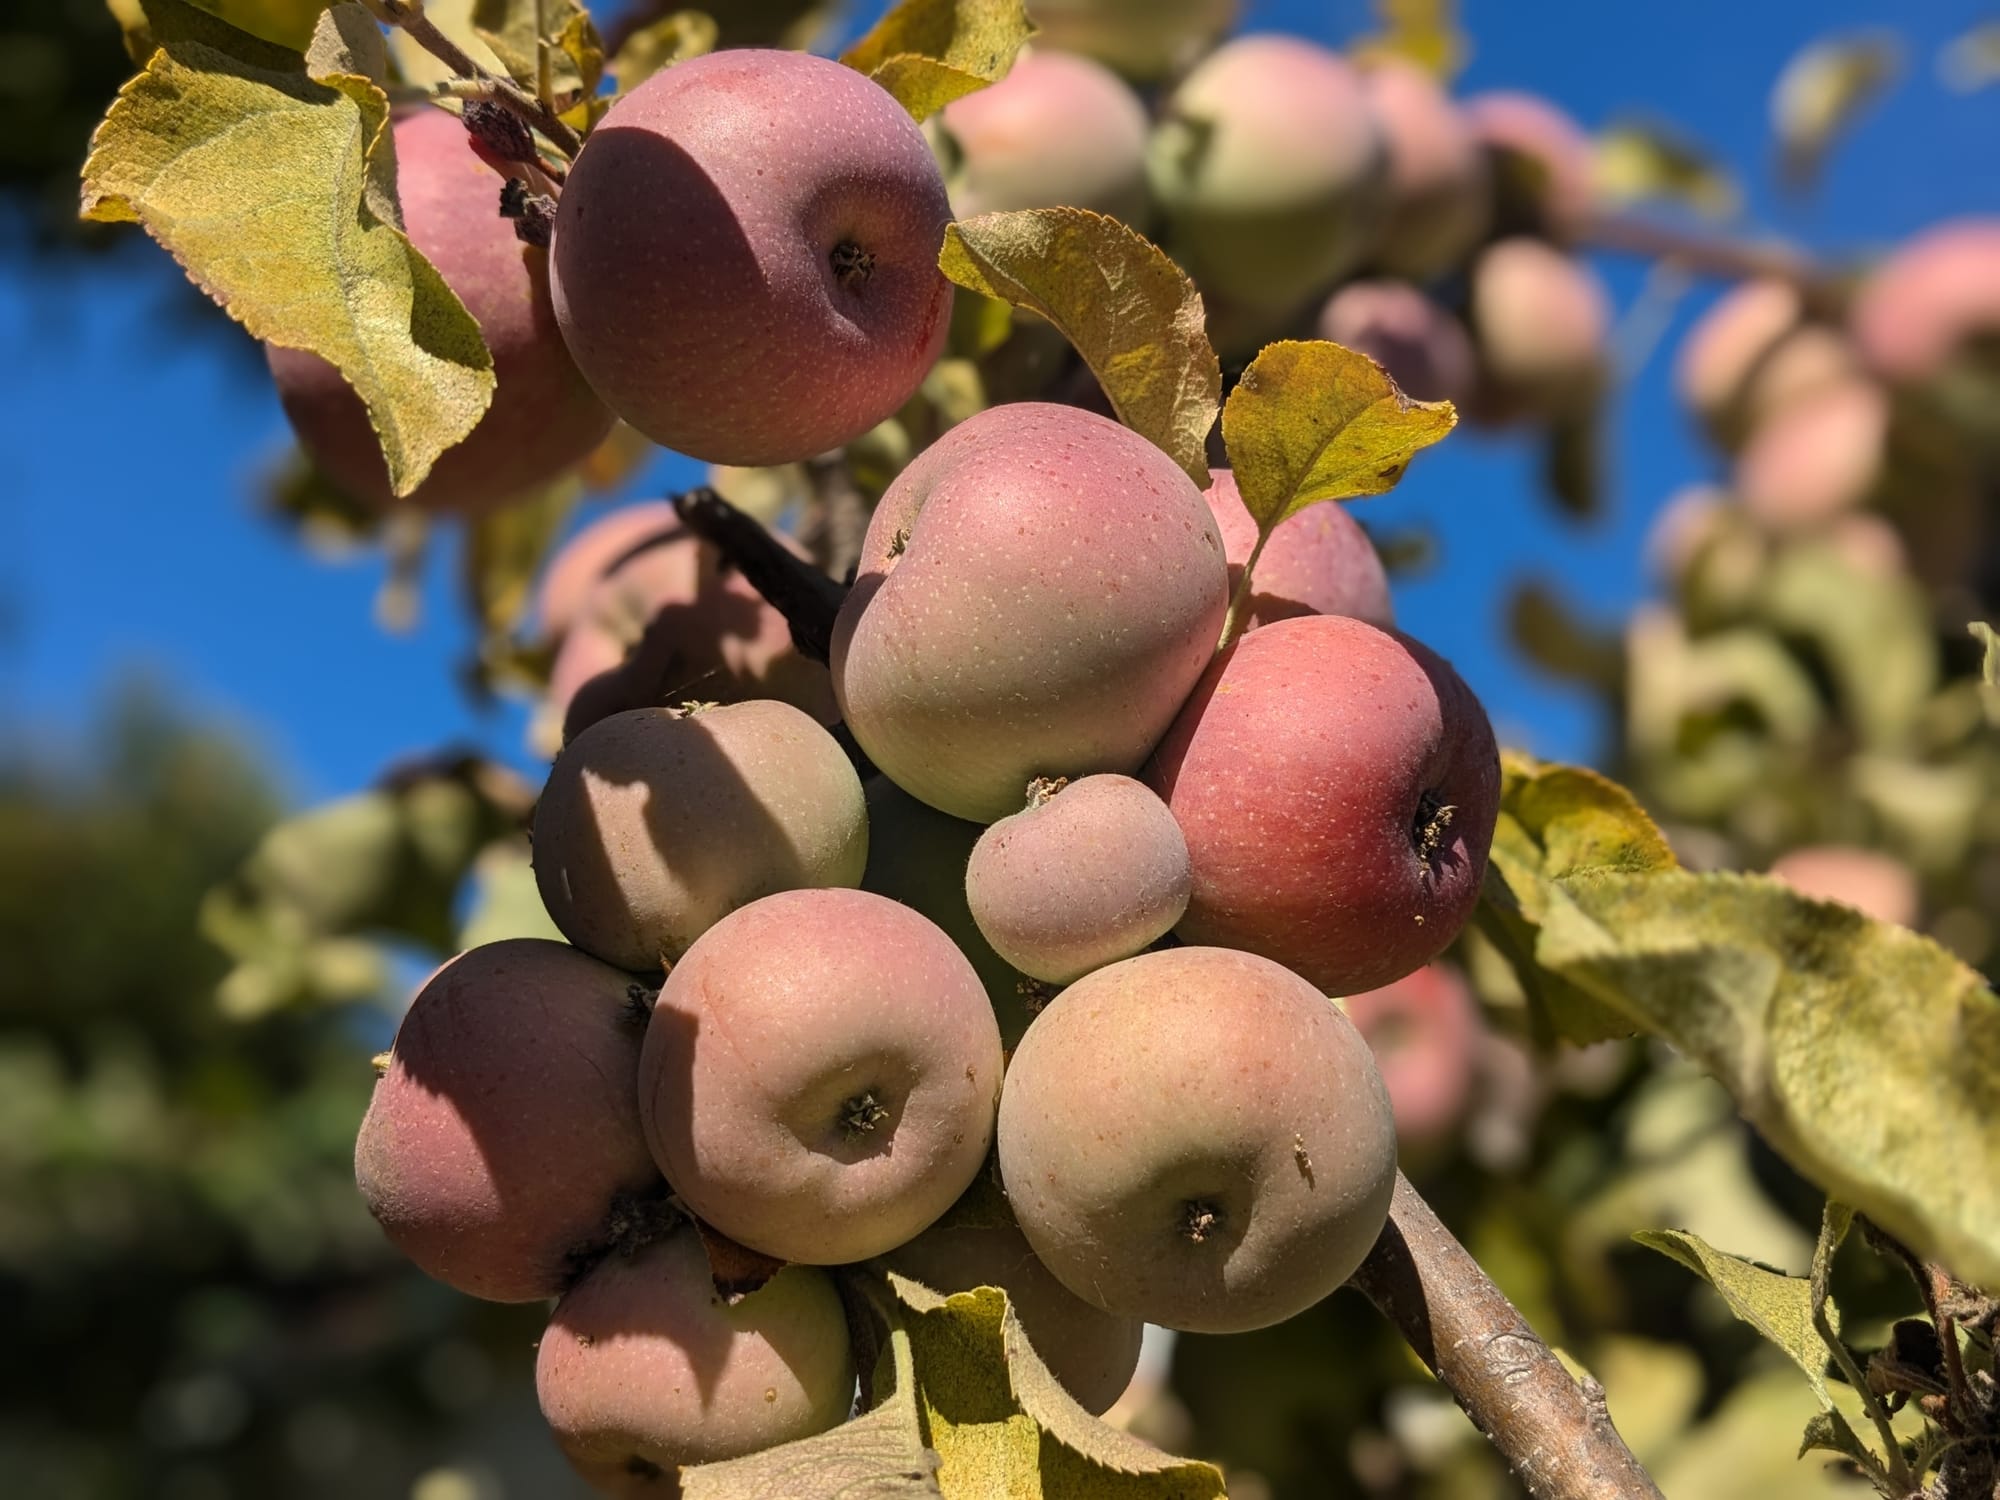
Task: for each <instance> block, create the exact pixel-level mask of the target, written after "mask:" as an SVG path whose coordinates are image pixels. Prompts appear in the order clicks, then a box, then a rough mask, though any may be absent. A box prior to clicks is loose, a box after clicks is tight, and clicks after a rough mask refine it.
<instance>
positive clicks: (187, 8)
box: [109, 0, 325, 70]
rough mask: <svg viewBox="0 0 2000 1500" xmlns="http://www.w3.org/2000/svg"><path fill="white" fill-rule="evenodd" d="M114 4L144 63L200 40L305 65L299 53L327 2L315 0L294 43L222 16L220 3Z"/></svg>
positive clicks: (145, 0) (247, 57)
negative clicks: (173, 44) (159, 53)
mask: <svg viewBox="0 0 2000 1500" xmlns="http://www.w3.org/2000/svg"><path fill="white" fill-rule="evenodd" d="M109 9H110V11H111V14H112V15H113V17H115V18H116V20H117V21H118V24H119V26H120V27H121V28H123V30H124V33H125V50H126V52H127V53H128V54H129V55H130V56H131V58H132V61H133V62H134V63H136V64H138V65H140V66H141V67H143V66H144V65H145V63H146V61H147V60H148V59H149V58H151V57H152V55H153V53H154V52H155V51H156V50H158V49H159V48H161V47H164V46H165V45H166V44H167V43H169V42H199V43H200V44H201V45H203V46H204V47H213V48H215V49H217V50H218V51H222V52H227V53H228V54H230V56H232V57H237V58H241V59H242V60H243V61H245V62H249V63H255V64H256V65H258V66H260V67H267V68H277V69H281V70H282V69H290V68H297V67H300V66H301V65H302V63H301V61H300V59H301V57H302V55H303V54H304V52H305V49H306V47H307V45H308V44H309V43H310V42H311V41H312V37H313V32H314V31H315V30H316V29H317V27H318V24H319V13H320V11H322V10H323V9H325V5H324V4H323V3H321V0H314V3H313V5H312V14H311V15H310V16H308V17H307V18H306V20H305V24H304V27H303V28H302V29H301V30H300V32H299V34H298V35H297V36H296V38H295V39H294V40H293V41H291V42H289V43H282V42H276V41H273V40H272V39H270V38H268V37H264V36H261V35H257V34H253V33H251V32H249V31H246V30H244V29H243V28H242V27H240V26H237V25H232V24H231V23H230V22H228V21H226V20H224V19H223V18H222V15H221V7H219V6H213V5H211V6H205V7H204V6H200V5H192V4H189V3H188V0H109Z"/></svg>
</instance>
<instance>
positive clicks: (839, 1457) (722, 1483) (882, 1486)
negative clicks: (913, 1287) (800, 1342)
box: [678, 1309, 945, 1500]
mask: <svg viewBox="0 0 2000 1500" xmlns="http://www.w3.org/2000/svg"><path fill="white" fill-rule="evenodd" d="M886 1321H887V1324H888V1340H887V1342H888V1349H889V1358H888V1359H886V1360H882V1361H879V1362H878V1364H877V1366H876V1377H875V1382H874V1395H875V1404H874V1406H873V1407H872V1409H871V1410H869V1411H866V1412H864V1413H863V1414H862V1415H860V1416H858V1417H856V1418H854V1419H853V1420H852V1421H850V1422H843V1423H842V1424H841V1425H840V1426H838V1427H836V1428H834V1429H833V1430H832V1431H831V1432H823V1433H820V1434H819V1435H818V1436H817V1437H809V1438H802V1439H800V1440H798V1441H797V1442H791V1443H782V1444H780V1445H779V1446H778V1447H776V1448H767V1449H765V1450H764V1451H763V1452H762V1453H753V1454H751V1455H750V1456H749V1457H747V1458H736V1459H730V1460H729V1461H728V1462H726V1463H717V1464H699V1465H696V1466H695V1467H693V1468H687V1469H682V1470H681V1472H680V1476H679V1478H680V1488H679V1491H678V1493H679V1494H680V1496H681V1497H682V1500H771V1497H773V1496H779V1495H802V1496H803V1495H838V1496H841V1497H842V1500H921V1497H932V1500H937V1497H941V1496H943V1495H944V1493H945V1492H944V1491H943V1490H942V1489H941V1488H940V1487H939V1485H938V1479H937V1457H938V1456H937V1454H936V1453H934V1452H932V1451H930V1449H929V1448H928V1447H927V1446H926V1445H925V1442H924V1435H923V1425H922V1419H921V1417H920V1415H919V1412H918V1408H917V1373H916V1362H915V1359H914V1356H913V1353H912V1339H911V1336H910V1333H909V1330H908V1329H907V1327H905V1326H904V1321H905V1320H904V1319H903V1317H902V1316H901V1315H900V1313H899V1312H897V1311H895V1310H893V1309H892V1310H889V1311H888V1313H887V1316H886Z"/></svg>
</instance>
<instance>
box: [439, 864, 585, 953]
mask: <svg viewBox="0 0 2000 1500" xmlns="http://www.w3.org/2000/svg"><path fill="white" fill-rule="evenodd" d="M517 937H533V938H548V939H550V940H551V941H553V942H558V943H560V942H566V941H567V939H566V938H564V937H563V935H562V933H561V931H560V930H558V929H557V927H556V924H555V923H554V922H553V921H551V920H550V919H549V913H548V908H547V907H545V906H543V905H542V893H541V890H540V889H539V888H538V887H537V886H536V884H535V867H534V865H533V863H532V862H531V861H530V860H529V858H528V849H527V845H526V844H524V843H522V842H521V841H519V840H517V839H504V840H501V841H499V842H496V843H492V844H488V845H487V846H486V847H485V848H484V849H482V850H480V852H479V858H478V859H476V860H474V861H473V865H472V906H471V909H470V910H469V911H468V913H467V914H466V918H465V923H464V925H463V926H461V927H460V928H459V930H458V948H459V951H460V952H464V951H465V950H466V949H468V948H477V947H479V946H481V945H482V944H485V943H497V942H499V941H500V940H501V939H503V938H517Z"/></svg>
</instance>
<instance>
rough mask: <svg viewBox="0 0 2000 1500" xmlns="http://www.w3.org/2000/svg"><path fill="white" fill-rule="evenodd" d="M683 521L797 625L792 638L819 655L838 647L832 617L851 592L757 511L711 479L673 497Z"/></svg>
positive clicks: (823, 656) (807, 652)
mask: <svg viewBox="0 0 2000 1500" xmlns="http://www.w3.org/2000/svg"><path fill="white" fill-rule="evenodd" d="M673 503H674V512H675V514H677V515H678V516H679V517H680V518H681V524H682V525H683V526H685V527H687V529H688V530H689V531H692V532H693V533H694V534H695V535H696V536H698V537H701V538H702V539H703V540H704V541H708V542H712V543H713V544H714V545H715V546H716V547H717V548H718V549H719V550H720V551H721V553H722V555H723V556H724V557H726V558H728V559H729V561H730V563H731V564H733V565H734V566H735V568H736V570H737V571H738V572H740V573H741V574H742V575H743V577H744V579H745V581H746V582H748V583H749V585H750V587H752V588H753V589H755V590H756V591H757V592H758V593H760V594H762V595H763V596H764V597H765V598H766V599H767V600H769V601H770V603H771V605H772V607H773V608H775V609H776V610H777V611H778V613H779V614H781V615H783V616H784V617H785V619H786V621H787V622H788V623H789V624H790V625H791V627H792V643H793V644H794V645H796V646H797V647H798V648H799V650H800V651H801V652H803V653H804V654H805V655H807V656H809V657H811V658H812V659H813V660H814V661H825V660H826V659H827V657H828V655H829V654H830V653H831V651H832V649H833V617H834V616H835V615H836V614H838V613H839V612H840V601H841V600H842V599H843V598H845V597H846V595H847V589H846V588H845V586H843V585H841V584H838V583H835V582H834V581H833V580H832V579H831V578H829V577H827V576H826V574H824V573H822V572H820V570H819V569H818V568H815V567H814V566H813V565H812V564H811V563H809V562H807V561H806V560H805V559H804V558H802V557H800V556H799V555H798V554H797V553H795V552H792V551H790V550H789V549H787V548H786V547H785V546H784V545H783V544H781V543H780V542H779V541H778V539H777V538H776V537H774V536H772V535H771V533H770V531H769V529H768V528H766V527H765V525H764V523H763V522H761V521H759V520H758V519H757V518H756V517H755V516H748V515H745V514H744V513H743V512H742V511H740V510H738V509H737V508H736V507H735V506H733V505H731V504H730V503H729V502H728V501H727V500H725V499H723V498H722V496H720V495H718V494H716V492H715V491H714V490H712V489H710V488H709V487H708V486H707V485H703V486H701V487H700V488H699V489H692V490H689V491H688V492H687V493H686V494H682V495H676V496H674V497H673Z"/></svg>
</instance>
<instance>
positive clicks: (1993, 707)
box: [1965, 620, 2000, 724]
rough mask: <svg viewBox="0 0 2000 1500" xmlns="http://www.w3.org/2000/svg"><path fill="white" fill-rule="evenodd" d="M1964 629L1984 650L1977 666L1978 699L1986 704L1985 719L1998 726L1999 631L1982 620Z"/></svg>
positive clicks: (1999, 706)
mask: <svg viewBox="0 0 2000 1500" xmlns="http://www.w3.org/2000/svg"><path fill="white" fill-rule="evenodd" d="M1965 628H1966V630H1968V631H1969V632H1970V633H1971V635H1972V638H1973V639H1974V640H1975V641H1977V642H1979V644H1980V645H1981V646H1982V647H1984V648H1985V653H1986V654H1985V657H1984V659H1983V660H1982V661H1981V662H1980V664H1979V682H1980V697H1981V699H1982V700H1983V701H1984V702H1985V704H1986V717H1987V719H1988V720H1989V721H1990V722H1992V723H1994V724H2000V631H1996V630H1994V628H1993V627H1992V626H1991V625H1988V624H1987V623H1986V622H1985V621H1984V620H1974V621H1973V622H1972V623H1971V624H1969V625H1967V626H1966V627H1965Z"/></svg>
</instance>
